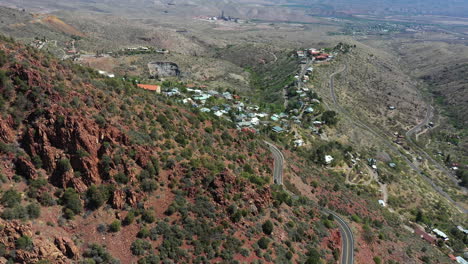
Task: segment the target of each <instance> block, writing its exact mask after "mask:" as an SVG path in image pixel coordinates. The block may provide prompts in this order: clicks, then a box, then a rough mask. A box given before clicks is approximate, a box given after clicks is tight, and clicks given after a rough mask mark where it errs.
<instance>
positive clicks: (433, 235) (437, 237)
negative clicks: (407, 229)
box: [413, 225, 468, 264]
mask: <svg viewBox="0 0 468 264" xmlns="http://www.w3.org/2000/svg"><path fill="white" fill-rule="evenodd" d="M457 229H458V230H460V231H461V232H463V233H464V234H465V235H468V230H466V229H464V228H463V227H462V226H457ZM413 230H414V233H415V234H416V235H417V236H419V237H421V238H422V239H424V240H425V241H427V242H428V243H430V244H432V245H435V244H436V243H437V241H444V242H445V241H448V240H449V236H448V235H447V234H445V233H444V232H443V231H441V230H440V229H437V228H434V229H432V230H431V232H429V233H428V232H426V231H425V230H424V228H423V227H421V226H419V225H415V227H414V229H413ZM449 257H450V259H451V260H453V261H455V262H457V263H460V264H468V262H467V261H466V260H465V259H464V258H463V257H461V256H458V257H455V256H454V255H453V254H450V255H449ZM464 257H465V258H466V257H467V254H466V252H465V256H464Z"/></svg>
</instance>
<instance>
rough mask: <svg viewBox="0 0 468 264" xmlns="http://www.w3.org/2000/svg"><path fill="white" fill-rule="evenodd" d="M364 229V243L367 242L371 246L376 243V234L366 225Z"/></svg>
mask: <svg viewBox="0 0 468 264" xmlns="http://www.w3.org/2000/svg"><path fill="white" fill-rule="evenodd" d="M362 229H363V234H362V237H363V238H364V241H366V242H367V244H371V243H372V242H374V238H375V237H374V232H373V231H372V229H371V228H370V227H369V225H368V224H365V225H364V226H363V228H362Z"/></svg>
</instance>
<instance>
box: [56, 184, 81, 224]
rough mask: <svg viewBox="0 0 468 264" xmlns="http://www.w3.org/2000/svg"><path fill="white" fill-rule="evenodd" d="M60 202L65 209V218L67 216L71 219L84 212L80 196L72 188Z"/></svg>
mask: <svg viewBox="0 0 468 264" xmlns="http://www.w3.org/2000/svg"><path fill="white" fill-rule="evenodd" d="M60 200H61V204H62V205H63V207H64V209H65V210H64V211H65V213H66V214H65V216H67V218H71V217H73V215H75V214H80V213H81V212H82V211H83V205H82V204H81V200H80V196H79V195H78V193H77V192H76V191H75V190H74V189H72V188H67V189H66V190H65V192H64V193H63V195H62V197H61V199H60Z"/></svg>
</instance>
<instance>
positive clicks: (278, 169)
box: [265, 141, 284, 185]
mask: <svg viewBox="0 0 468 264" xmlns="http://www.w3.org/2000/svg"><path fill="white" fill-rule="evenodd" d="M265 143H266V144H267V145H268V147H270V151H271V153H272V154H273V158H274V160H275V166H274V169H273V181H274V182H275V184H279V185H283V167H284V156H283V153H281V151H280V150H279V149H278V148H277V147H276V146H275V145H273V144H271V143H270V142H267V141H265Z"/></svg>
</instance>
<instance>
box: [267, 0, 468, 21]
mask: <svg viewBox="0 0 468 264" xmlns="http://www.w3.org/2000/svg"><path fill="white" fill-rule="evenodd" d="M273 1H274V2H277V3H281V4H286V5H291V6H294V5H296V6H298V7H301V6H303V7H310V8H314V7H315V8H317V9H323V10H328V11H330V10H334V11H341V12H353V13H361V14H362V13H368V14H384V15H396V14H399V15H446V16H460V17H467V16H468V1H466V0H445V1H441V0H414V1H407V0H326V1H324V0H287V1H283V0H273Z"/></svg>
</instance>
